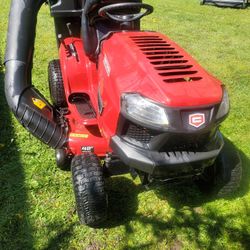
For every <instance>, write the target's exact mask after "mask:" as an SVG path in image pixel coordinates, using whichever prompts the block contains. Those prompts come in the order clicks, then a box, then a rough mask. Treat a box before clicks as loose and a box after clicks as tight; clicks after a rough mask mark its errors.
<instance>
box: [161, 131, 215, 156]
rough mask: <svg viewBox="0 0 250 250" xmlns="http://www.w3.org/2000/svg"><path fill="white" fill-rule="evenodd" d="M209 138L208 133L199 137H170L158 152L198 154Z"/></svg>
mask: <svg viewBox="0 0 250 250" xmlns="http://www.w3.org/2000/svg"><path fill="white" fill-rule="evenodd" d="M210 137H211V135H210V133H205V134H199V135H188V134H185V135H181V134H180V135H171V136H169V137H168V138H167V139H166V143H165V145H164V146H163V147H162V148H161V150H160V152H199V151H200V150H201V149H204V146H205V145H206V144H207V142H208V141H209V138H210Z"/></svg>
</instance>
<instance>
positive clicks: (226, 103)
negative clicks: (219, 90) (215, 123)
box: [216, 88, 230, 119]
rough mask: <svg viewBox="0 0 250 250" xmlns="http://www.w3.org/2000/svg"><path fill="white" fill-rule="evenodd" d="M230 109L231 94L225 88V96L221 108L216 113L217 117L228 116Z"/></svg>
mask: <svg viewBox="0 0 250 250" xmlns="http://www.w3.org/2000/svg"><path fill="white" fill-rule="evenodd" d="M229 109H230V103H229V96H228V92H227V90H226V88H223V98H222V102H221V104H220V107H219V110H218V112H217V115H216V119H221V118H223V117H224V116H226V115H227V114H228V112H229Z"/></svg>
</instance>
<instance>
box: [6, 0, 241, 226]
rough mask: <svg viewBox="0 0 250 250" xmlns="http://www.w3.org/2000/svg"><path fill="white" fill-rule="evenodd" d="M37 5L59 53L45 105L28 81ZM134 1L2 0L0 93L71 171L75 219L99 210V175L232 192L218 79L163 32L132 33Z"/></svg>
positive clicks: (90, 221)
mask: <svg viewBox="0 0 250 250" xmlns="http://www.w3.org/2000/svg"><path fill="white" fill-rule="evenodd" d="M44 3H47V4H48V5H49V7H50V10H51V15H52V17H53V18H54V23H55V32H56V40H57V44H58V51H59V60H53V61H51V62H50V63H49V67H48V74H49V78H48V83H49V89H50V95H51V101H52V103H50V102H49V101H48V100H46V98H45V97H44V96H43V95H42V94H41V93H40V92H39V91H38V90H37V89H36V88H35V87H34V86H33V85H32V59H33V54H34V42H35V30H36V22H37V15H38V12H39V9H40V7H41V5H42V4H44ZM152 12H153V7H152V6H150V5H148V4H146V3H142V1H141V0H80V1H79V0H49V1H45V0H12V4H11V11H10V17H9V29H8V39H7V49H6V55H5V67H6V74H5V93H6V98H7V101H8V104H9V107H10V108H11V110H12V112H13V113H14V115H15V116H16V118H17V119H18V121H19V122H20V123H21V124H22V125H23V126H24V128H26V129H27V130H28V131H29V132H30V133H31V134H33V135H34V136H35V137H37V138H38V139H40V140H41V141H42V142H44V143H45V144H47V145H49V146H50V147H52V148H54V149H55V153H56V162H57V165H58V166H59V167H60V168H61V169H70V168H71V171H72V179H73V187H74V192H75V198H76V207H77V212H78V215H79V219H80V222H81V223H83V224H86V225H89V226H92V227H96V226H100V225H102V223H103V222H104V221H105V219H106V218H107V212H108V200H107V194H106V191H105V179H106V178H108V177H111V176H113V175H118V174H124V173H128V172H130V173H131V174H132V176H139V177H140V179H141V182H142V184H143V185H149V184H151V183H152V182H157V181H161V182H176V181H180V180H184V179H193V180H195V182H196V183H197V184H198V185H199V186H200V187H201V189H202V188H203V187H205V186H206V187H207V189H208V190H209V191H210V192H211V193H214V194H216V195H218V196H220V197H221V196H225V195H228V194H230V193H232V192H234V191H235V190H236V188H237V187H238V186H239V183H240V179H241V162H240V158H239V156H238V153H237V152H235V151H234V152H233V153H228V150H227V148H228V146H227V143H225V140H224V139H223V136H222V134H221V133H220V131H219V126H220V123H221V122H222V121H223V120H224V119H225V118H226V117H227V115H228V112H229V97H228V92H227V90H226V88H225V86H224V85H222V84H221V82H220V81H219V80H217V79H216V78H215V77H213V76H212V75H210V74H209V73H208V72H207V71H205V70H204V69H203V68H202V67H201V66H200V65H199V64H198V63H197V62H196V61H195V60H194V59H193V58H192V57H191V56H190V55H189V54H188V53H187V52H185V51H184V50H183V49H182V48H181V47H179V46H178V45H177V44H176V43H175V42H173V41H172V40H171V39H170V38H168V37H167V36H165V35H163V34H161V33H158V32H153V31H142V30H141V28H140V19H141V18H142V17H144V16H146V15H149V14H150V13H152Z"/></svg>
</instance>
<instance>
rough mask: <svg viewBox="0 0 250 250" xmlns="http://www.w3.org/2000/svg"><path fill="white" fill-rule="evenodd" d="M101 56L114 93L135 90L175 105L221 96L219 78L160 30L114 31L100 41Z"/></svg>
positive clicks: (204, 102)
mask: <svg viewBox="0 0 250 250" xmlns="http://www.w3.org/2000/svg"><path fill="white" fill-rule="evenodd" d="M164 41H165V42H164ZM104 56H106V57H107V59H106V61H108V62H109V65H110V68H111V72H110V79H111V81H112V82H114V83H115V86H113V89H114V88H115V89H114V91H116V93H115V95H116V96H120V95H121V94H122V93H124V92H138V93H141V94H142V95H143V96H145V97H148V98H150V99H152V100H154V101H156V102H157V103H161V104H163V105H166V106H168V107H177V108H180V107H197V106H205V105H211V104H216V103H219V102H220V101H221V99H222V88H221V84H220V82H219V81H218V80H217V79H215V78H214V77H212V76H211V75H210V74H209V73H208V72H206V71H205V70H204V69H203V68H202V67H201V66H200V65H199V64H198V63H197V62H196V61H195V60H194V59H193V58H192V57H191V56H190V55H188V54H187V53H186V52H185V51H184V50H183V49H182V48H180V47H179V46H178V45H177V44H175V43H174V42H173V41H171V40H170V39H169V38H168V37H166V36H164V35H162V34H160V33H156V32H124V33H116V34H114V35H113V36H112V37H111V38H110V39H109V40H107V41H105V42H104V43H103V47H102V55H101V59H100V61H102V60H103V57H104ZM164 57H165V58H164ZM168 57H169V58H168ZM171 57H172V58H171ZM174 57H176V58H174ZM151 58H152V59H151ZM158 58H159V59H158Z"/></svg>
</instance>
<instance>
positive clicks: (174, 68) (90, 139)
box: [59, 32, 222, 156]
mask: <svg viewBox="0 0 250 250" xmlns="http://www.w3.org/2000/svg"><path fill="white" fill-rule="evenodd" d="M65 43H66V45H68V44H70V43H72V44H74V46H75V49H76V51H77V56H76V57H75V56H72V55H71V56H70V55H69V54H68V52H67V50H66V49H65V47H64V46H61V47H60V51H59V53H60V61H61V69H62V74H63V80H64V85H65V92H66V97H67V98H68V100H67V101H68V108H69V114H67V115H66V118H67V120H68V123H69V132H70V134H69V143H68V147H69V150H70V151H71V152H72V153H73V154H81V153H82V152H81V148H82V146H93V147H94V152H95V153H96V154H97V155H98V156H104V155H105V153H107V152H111V151H112V150H111V149H110V148H109V146H108V145H109V140H110V138H111V137H112V136H113V135H114V134H115V133H116V128H117V121H118V118H119V114H120V102H121V95H122V94H124V93H126V92H137V93H140V94H141V95H143V96H145V97H147V98H149V99H152V100H154V101H155V102H157V103H159V104H161V105H165V106H166V107H169V108H180V109H181V108H190V109H193V108H195V107H201V106H208V105H214V104H218V103H220V102H221V99H222V88H221V83H220V82H219V81H218V80H217V79H215V78H214V77H213V76H211V75H210V74H209V73H207V72H206V71H205V70H204V69H203V68H202V67H201V66H200V65H199V64H198V63H197V62H196V61H195V60H194V59H193V58H192V57H191V56H189V55H188V54H187V53H186V52H185V51H184V50H183V49H181V48H180V47H179V46H178V45H177V44H175V43H174V42H173V41H171V40H170V39H169V38H168V37H166V36H164V35H162V34H160V33H156V32H119V33H114V34H113V35H112V36H111V37H109V38H108V39H106V40H104V41H103V42H102V45H101V47H102V48H101V53H100V55H99V59H98V64H97V65H96V64H95V63H93V62H91V61H90V60H89V59H88V57H87V56H86V55H85V54H84V49H83V45H82V40H80V39H78V38H68V39H66V40H65ZM98 92H99V93H100V96H101V99H102V102H103V107H104V108H103V112H102V113H101V115H100V114H99V112H98ZM75 93H85V94H87V95H88V96H89V98H90V101H91V103H92V106H93V108H94V110H95V112H96V118H94V119H86V118H84V117H83V116H82V115H81V114H80V113H79V111H78V110H77V108H76V105H75V104H72V103H71V102H70V101H69V99H70V96H72V94H75Z"/></svg>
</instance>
